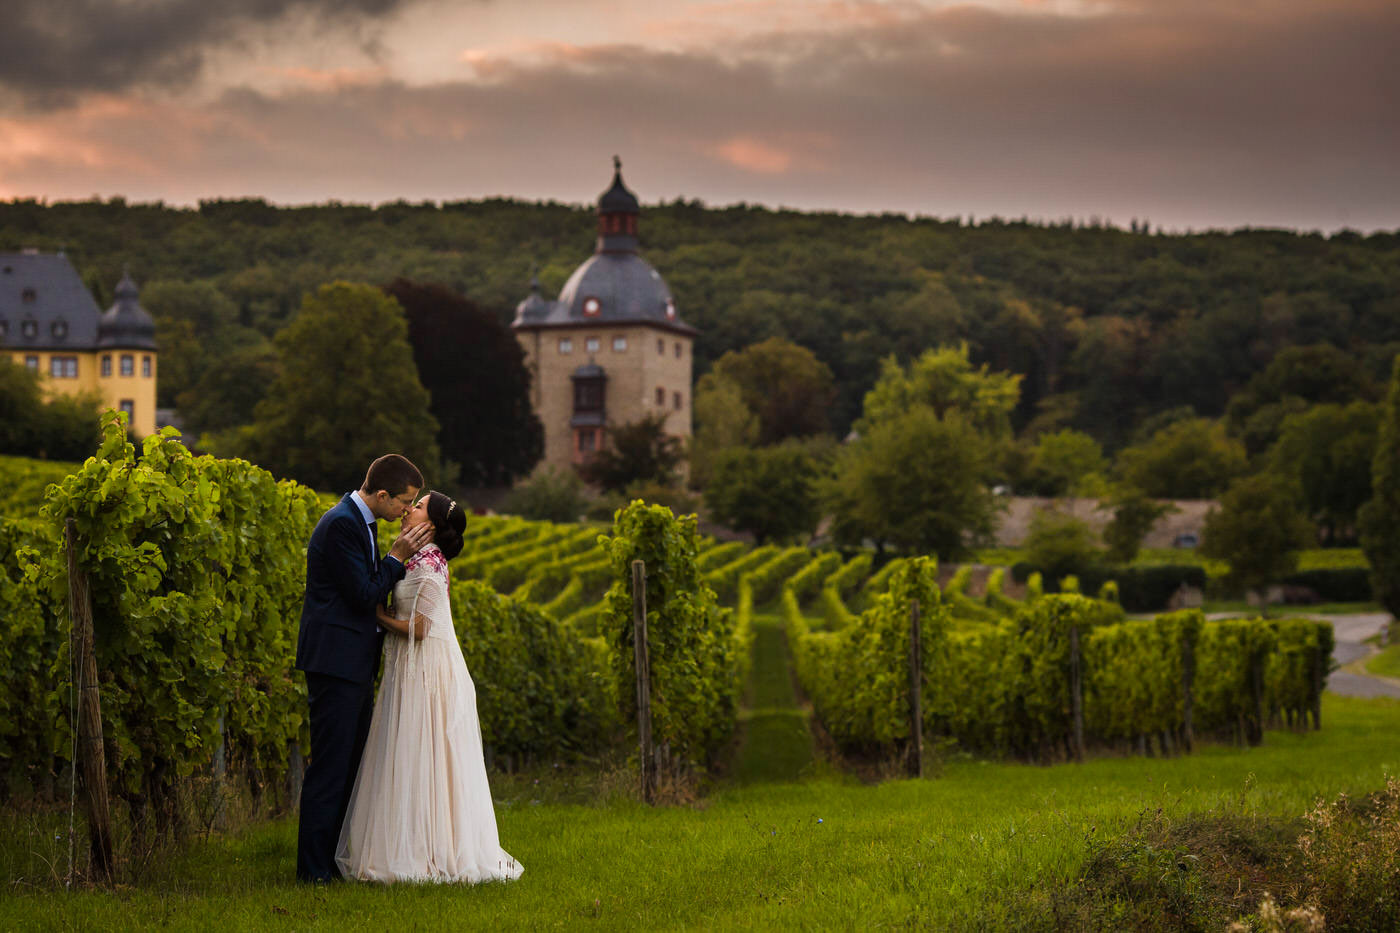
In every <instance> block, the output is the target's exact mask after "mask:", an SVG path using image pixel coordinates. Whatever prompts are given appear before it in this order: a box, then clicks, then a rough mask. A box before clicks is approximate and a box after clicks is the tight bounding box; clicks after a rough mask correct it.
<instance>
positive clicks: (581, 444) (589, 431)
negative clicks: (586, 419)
mask: <svg viewBox="0 0 1400 933" xmlns="http://www.w3.org/2000/svg"><path fill="white" fill-rule="evenodd" d="M602 447H603V429H602V428H574V462H575V463H583V462H584V461H585V460H587V459H588V458H589V457H590V456H591V455H593V454H594V453H596V452H598V451H599V450H601V449H602Z"/></svg>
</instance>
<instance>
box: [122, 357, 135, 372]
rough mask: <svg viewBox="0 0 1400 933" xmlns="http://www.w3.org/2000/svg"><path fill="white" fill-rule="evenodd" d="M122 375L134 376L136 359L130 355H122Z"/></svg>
mask: <svg viewBox="0 0 1400 933" xmlns="http://www.w3.org/2000/svg"><path fill="white" fill-rule="evenodd" d="M122 375H123V376H134V375H136V357H134V356H132V355H131V354H130V353H123V354H122Z"/></svg>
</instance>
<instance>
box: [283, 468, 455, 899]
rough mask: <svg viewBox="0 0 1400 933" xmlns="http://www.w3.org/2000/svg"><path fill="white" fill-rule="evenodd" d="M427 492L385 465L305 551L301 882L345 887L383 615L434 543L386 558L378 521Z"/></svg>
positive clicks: (320, 525)
mask: <svg viewBox="0 0 1400 933" xmlns="http://www.w3.org/2000/svg"><path fill="white" fill-rule="evenodd" d="M422 488H423V474H421V473H419V472H418V468H417V467H415V466H414V465H413V464H412V463H410V462H409V461H408V459H407V458H405V457H401V456H399V455H398V454H386V455H384V456H383V457H380V458H379V459H378V460H376V461H374V462H373V463H372V464H370V467H369V472H368V473H366V474H365V481H364V485H362V486H361V487H360V488H359V489H358V490H356V491H355V492H352V493H348V494H346V496H345V498H343V499H341V500H340V502H339V503H338V504H337V505H336V506H335V508H333V509H331V510H330V511H329V512H327V513H326V514H325V515H322V516H321V520H320V521H319V522H317V523H316V530H315V531H314V532H312V534H311V543H310V544H309V545H308V546H307V549H306V598H305V600H304V602H303V603H302V609H301V631H300V633H299V635H298V636H297V658H296V667H297V670H299V671H305V672H306V692H307V695H308V697H309V699H310V701H311V763H310V764H309V765H308V766H307V768H306V777H305V780H304V781H303V783H302V788H301V821H300V825H299V827H298V830H297V880H298V881H305V882H310V883H314V884H321V883H325V882H328V881H332V880H334V879H336V878H338V877H340V872H339V871H338V870H337V869H336V865H335V847H336V843H337V842H338V841H339V838H340V824H341V823H342V822H343V821H344V819H345V810H346V807H347V806H348V805H349V803H350V791H351V789H352V788H353V787H354V783H355V772H356V771H357V770H358V769H359V764H360V755H361V754H362V753H363V752H364V748H365V740H366V738H368V736H369V723H370V714H371V712H372V711H373V708H374V676H375V674H376V673H377V672H378V670H379V651H380V646H381V644H382V643H383V639H384V633H383V631H382V630H380V628H379V626H378V625H377V624H376V623H375V613H374V610H375V608H376V607H377V606H380V605H382V604H383V603H384V599H385V597H386V596H387V595H388V594H389V591H390V590H392V589H393V588H394V584H395V583H397V582H399V581H400V580H402V579H403V575H404V561H406V560H408V558H409V557H411V556H412V555H413V554H415V553H417V551H418V549H419V548H421V547H422V546H423V545H425V544H427V543H428V541H429V540H431V537H432V525H430V524H429V523H427V522H423V523H422V524H419V525H414V526H413V527H412V528H410V529H408V530H407V531H405V532H404V533H403V534H401V535H399V537H398V538H397V540H395V541H394V544H393V546H392V547H391V548H390V549H389V553H388V555H387V556H385V557H382V558H381V557H380V556H379V554H378V546H377V544H376V543H375V521H376V520H377V519H381V518H382V519H385V520H387V521H397V520H398V519H401V518H403V517H404V515H405V514H407V513H408V510H409V509H410V508H412V506H413V500H414V498H415V497H417V495H418V490H420V489H422Z"/></svg>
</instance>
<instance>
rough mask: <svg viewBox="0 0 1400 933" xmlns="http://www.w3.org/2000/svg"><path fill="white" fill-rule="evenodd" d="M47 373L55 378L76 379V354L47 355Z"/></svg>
mask: <svg viewBox="0 0 1400 933" xmlns="http://www.w3.org/2000/svg"><path fill="white" fill-rule="evenodd" d="M49 375H50V376H52V377H53V378H55V379H77V378H78V358H77V357H76V356H51V357H49Z"/></svg>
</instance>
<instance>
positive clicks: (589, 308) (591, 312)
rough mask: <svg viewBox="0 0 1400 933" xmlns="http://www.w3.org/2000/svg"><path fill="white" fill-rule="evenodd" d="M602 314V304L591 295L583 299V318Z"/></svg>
mask: <svg viewBox="0 0 1400 933" xmlns="http://www.w3.org/2000/svg"><path fill="white" fill-rule="evenodd" d="M602 313H603V303H602V302H601V301H599V300H598V299H597V298H594V297H592V296H591V295H590V296H589V297H587V298H585V299H583V315H584V317H597V316H598V315H600V314H602Z"/></svg>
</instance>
